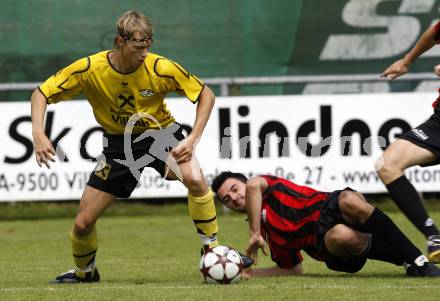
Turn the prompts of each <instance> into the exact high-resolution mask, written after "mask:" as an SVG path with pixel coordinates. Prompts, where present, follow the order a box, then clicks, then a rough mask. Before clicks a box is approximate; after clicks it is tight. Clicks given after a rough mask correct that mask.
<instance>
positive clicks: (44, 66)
mask: <svg viewBox="0 0 440 301" xmlns="http://www.w3.org/2000/svg"><path fill="white" fill-rule="evenodd" d="M165 3H166V4H165ZM438 4H439V3H438V1H436V0H401V1H398V0H332V1H320V0H307V1H305V0H304V1H303V0H278V1H269V0H223V1H202V0H187V1H177V0H175V1H166V2H164V1H159V0H150V1H134V0H127V1H111V0H107V1H93V2H90V1H85V0H62V1H56V0H40V1H26V0H4V1H2V3H1V4H0V5H1V9H0V16H1V18H0V20H1V21H0V32H1V39H2V41H3V42H2V43H1V45H0V54H1V55H0V68H1V70H2V72H1V73H0V82H1V83H25V82H28V83H29V82H31V83H32V82H40V81H43V80H44V79H46V78H47V77H48V76H50V75H51V74H53V73H54V72H56V71H57V70H58V69H59V68H60V67H62V66H65V65H67V64H69V63H71V62H72V61H73V60H75V59H78V58H81V57H84V56H87V55H90V54H92V53H94V52H98V51H100V50H105V49H110V48H112V44H113V39H114V36H115V22H116V20H117V18H118V17H119V16H120V15H121V13H122V12H124V11H125V10H129V9H137V10H140V11H142V12H143V13H144V14H146V15H148V16H149V17H150V18H151V21H152V23H153V26H154V37H155V43H154V45H153V47H152V48H151V51H152V52H156V53H159V54H161V55H163V56H165V57H169V58H172V59H173V60H175V61H177V62H179V63H181V64H182V65H183V66H184V67H185V68H186V69H188V70H189V71H190V72H192V73H194V74H197V75H199V76H200V77H201V78H203V79H206V80H208V83H211V84H212V86H213V87H214V88H215V89H216V93H217V95H219V94H221V92H222V91H221V90H220V84H221V83H225V82H227V83H230V84H229V87H228V88H229V90H228V93H229V95H269V94H270V95H274V94H275V95H276V94H302V93H358V92H388V91H432V85H429V81H428V82H427V81H426V79H430V77H429V75H426V76H423V77H421V78H420V77H417V80H410V79H411V78H407V80H405V81H403V82H395V83H393V84H389V83H385V82H380V81H379V78H378V76H379V74H380V73H381V72H382V70H383V69H384V68H385V67H386V66H387V65H388V64H390V63H391V62H393V61H394V60H396V59H398V58H400V57H401V56H402V55H403V54H404V53H405V52H406V51H408V50H409V49H410V47H411V46H412V45H413V44H414V42H415V41H416V39H417V38H418V37H419V35H420V34H421V33H422V32H423V30H425V29H426V28H427V27H428V26H429V25H430V24H431V23H432V22H434V21H436V19H437V18H438V11H439V8H438ZM439 55H440V52H439V51H432V52H431V53H429V54H428V55H425V57H424V58H423V59H421V60H419V61H418V62H417V64H415V65H414V66H413V68H412V70H411V71H412V72H414V73H420V72H431V70H432V67H433V66H434V65H435V64H436V62H437V59H438V56H439ZM329 75H332V76H341V78H339V79H338V78H333V77H330V78H319V77H317V76H329ZM347 75H370V76H364V77H360V78H358V79H362V80H358V81H355V80H356V78H353V77H349V78H348V79H349V80H350V81H349V82H345V81H346V80H347V78H344V76H347ZM280 76H291V78H290V80H289V79H286V78H281V79H278V80H276V79H273V78H272V79H261V78H259V79H254V80H253V81H252V80H249V79H248V80H242V82H246V83H247V84H236V83H235V82H237V80H236V81H234V80H232V79H231V78H237V77H239V78H240V77H280ZM304 76H312V77H311V78H309V77H306V78H305V77H304ZM298 77H300V78H298ZM301 77H302V78H301ZM216 78H228V80H227V79H223V81H222V80H221V79H220V80H219V79H217V80H216ZM210 80H211V81H210ZM286 81H287V82H291V83H290V84H286ZM301 81H304V82H301ZM316 81H317V82H316ZM327 81H333V82H334V81H337V82H338V84H337V85H335V84H334V83H331V84H330V83H328V82H327ZM341 81H343V82H341ZM253 82H266V84H264V85H263V84H252V83H253ZM267 82H270V84H267ZM280 82H282V84H280ZM292 82H293V83H294V84H292ZM238 83H240V79H239V80H238ZM11 89H12V88H11V86H10V88H9V89H5V87H4V86H2V92H1V94H0V99H1V100H3V101H9V100H26V99H28V98H29V93H28V92H27V93H26V92H23V91H17V90H12V91H11ZM225 93H226V90H224V91H223V94H225Z"/></svg>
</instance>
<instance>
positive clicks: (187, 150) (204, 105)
mask: <svg viewBox="0 0 440 301" xmlns="http://www.w3.org/2000/svg"><path fill="white" fill-rule="evenodd" d="M214 102H215V96H214V93H213V92H212V90H211V89H210V88H209V87H208V86H206V85H205V87H204V88H203V90H202V92H201V93H200V96H199V99H198V102H197V110H196V119H195V121H194V125H193V129H192V131H191V134H189V135H188V137H186V138H185V139H184V140H183V141H182V142H181V143H180V144H179V146H177V147H176V148H174V149H173V150H172V151H171V154H172V155H173V157H174V158H175V159H176V161H177V163H178V164H180V163H184V162H188V161H190V160H191V157H192V154H193V150H194V146H195V145H194V144H195V143H196V142H197V141H198V140H199V139H200V137H201V136H202V133H203V130H204V129H205V126H206V124H207V123H208V120H209V116H210V115H211V111H212V108H213V107H214Z"/></svg>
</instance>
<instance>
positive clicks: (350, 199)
mask: <svg viewBox="0 0 440 301" xmlns="http://www.w3.org/2000/svg"><path fill="white" fill-rule="evenodd" d="M361 201H362V200H360V199H359V196H358V195H357V194H356V193H355V192H354V191H349V190H344V191H341V193H340V194H339V208H340V210H341V212H343V213H350V215H351V214H352V213H355V212H356V211H357V210H358V207H359V204H358V203H359V202H361Z"/></svg>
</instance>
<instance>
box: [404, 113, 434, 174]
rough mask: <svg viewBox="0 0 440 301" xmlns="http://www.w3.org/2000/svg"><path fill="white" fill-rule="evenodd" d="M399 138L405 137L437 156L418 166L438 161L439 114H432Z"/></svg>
mask: <svg viewBox="0 0 440 301" xmlns="http://www.w3.org/2000/svg"><path fill="white" fill-rule="evenodd" d="M399 138H400V139H405V140H407V141H409V142H412V143H414V144H415V145H418V146H420V147H422V148H424V149H427V150H429V151H430V152H431V153H433V154H434V155H436V156H437V159H436V160H434V161H432V162H429V163H426V164H422V165H420V166H431V165H437V164H439V163H440V115H439V114H432V115H431V117H429V119H428V120H427V121H425V122H424V123H422V124H421V125H419V126H417V127H415V128H414V129H412V130H411V131H409V132H406V133H405V134H403V135H402V136H401V137H399Z"/></svg>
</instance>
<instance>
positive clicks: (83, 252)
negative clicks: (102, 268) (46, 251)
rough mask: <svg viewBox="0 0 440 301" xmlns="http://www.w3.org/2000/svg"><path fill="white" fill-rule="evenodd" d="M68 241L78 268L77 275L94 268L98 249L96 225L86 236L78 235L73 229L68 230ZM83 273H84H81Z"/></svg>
mask: <svg viewBox="0 0 440 301" xmlns="http://www.w3.org/2000/svg"><path fill="white" fill-rule="evenodd" d="M70 241H71V242H72V252H73V258H74V261H75V265H76V266H77V268H78V271H77V272H76V273H77V275H78V276H80V277H81V276H84V275H85V273H86V272H90V271H92V270H93V269H94V268H95V256H96V251H97V250H98V239H97V235H96V227H93V230H92V232H90V233H89V234H88V235H86V236H78V235H76V234H75V233H74V231H73V229H72V230H71V231H70ZM83 273H84V275H82V274H83Z"/></svg>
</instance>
